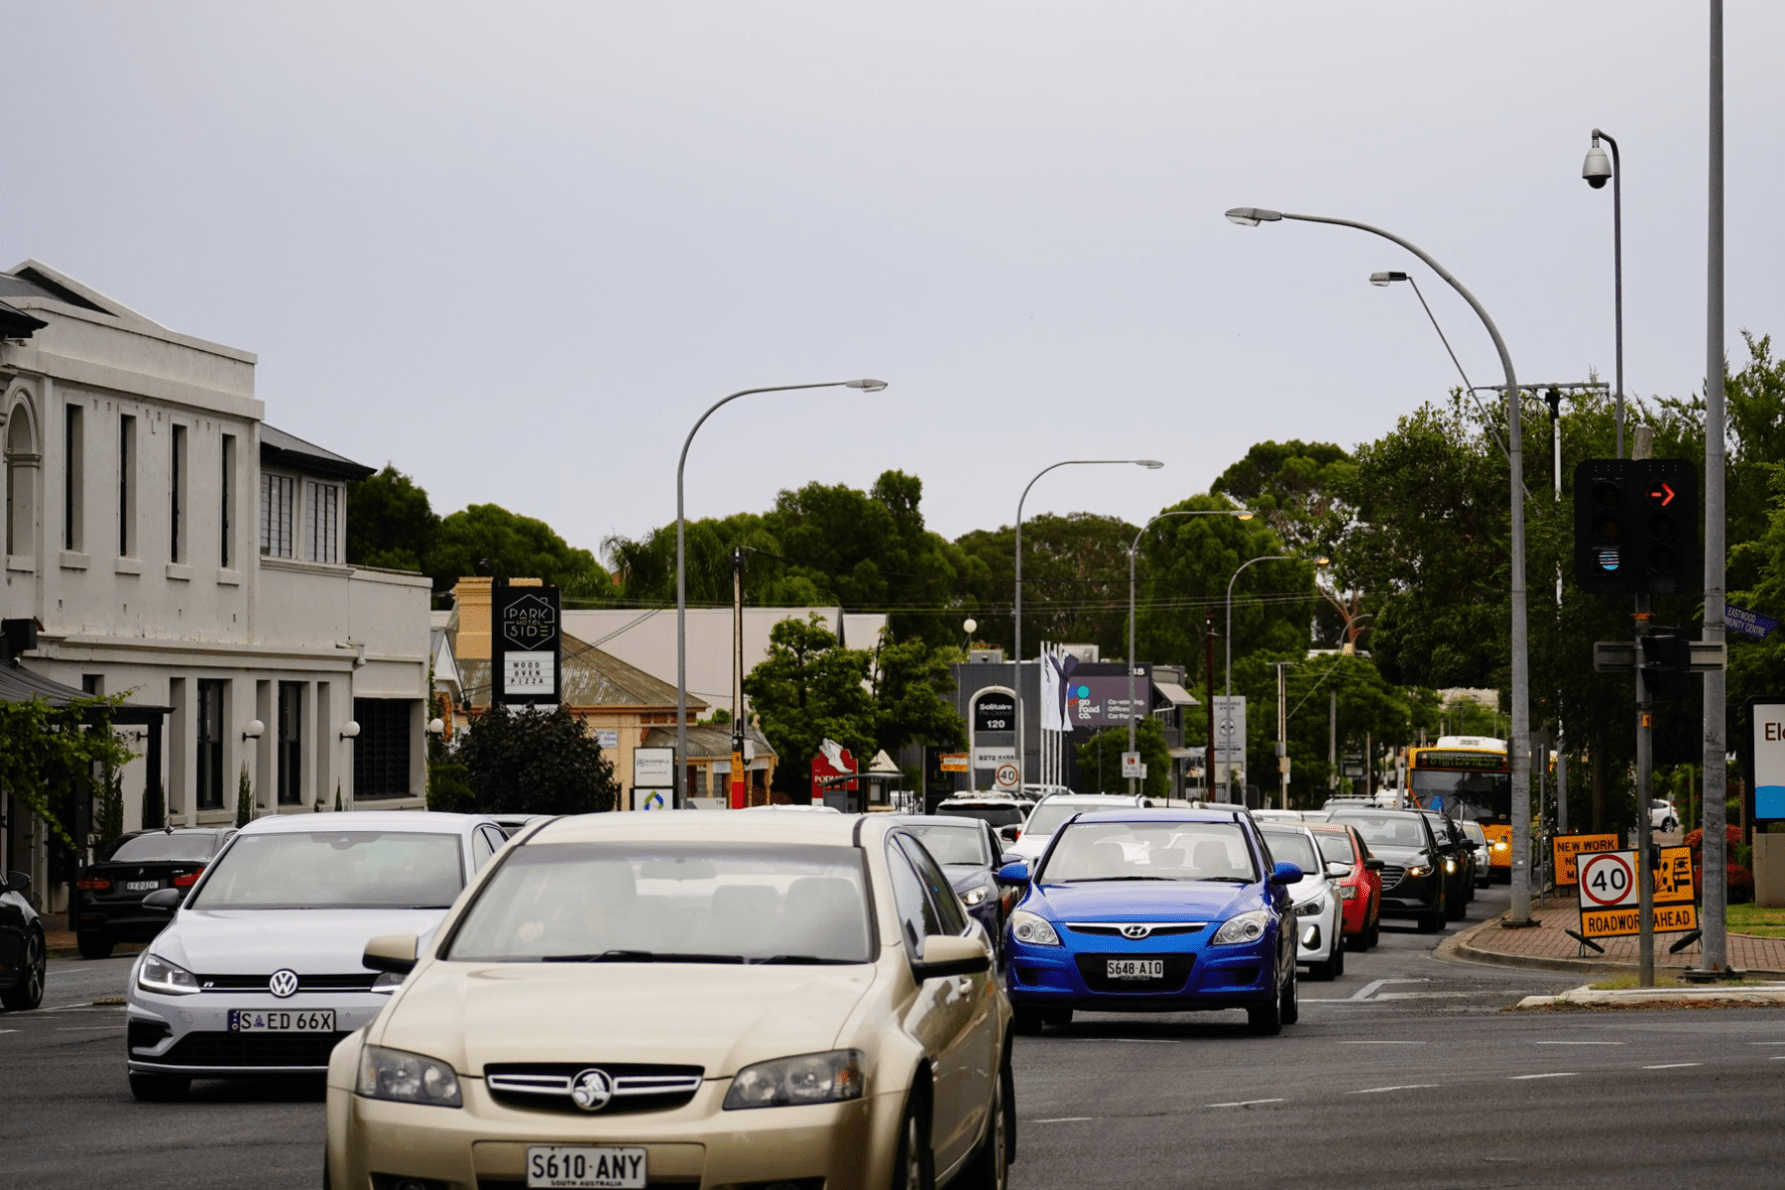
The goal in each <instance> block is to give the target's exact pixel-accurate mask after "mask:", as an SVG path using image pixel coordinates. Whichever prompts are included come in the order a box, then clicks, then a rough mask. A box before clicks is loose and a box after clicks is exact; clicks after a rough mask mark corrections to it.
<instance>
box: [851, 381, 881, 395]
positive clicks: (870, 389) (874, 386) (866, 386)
mask: <svg viewBox="0 0 1785 1190" xmlns="http://www.w3.org/2000/svg"><path fill="white" fill-rule="evenodd" d="M843 387H844V388H859V389H861V390H862V391H863V392H865V393H877V392H879V391H880V390H881V389H883V388H885V387H886V381H884V380H848V381H845V382H844V384H843Z"/></svg>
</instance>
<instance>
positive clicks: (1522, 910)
mask: <svg viewBox="0 0 1785 1190" xmlns="http://www.w3.org/2000/svg"><path fill="white" fill-rule="evenodd" d="M1711 2H1712V4H1713V5H1716V4H1719V3H1720V2H1721V0H1711ZM1718 11H1720V10H1718ZM1227 218H1228V219H1229V220H1230V221H1231V222H1234V223H1238V224H1241V225H1243V226H1248V227H1256V226H1257V225H1258V224H1260V223H1275V222H1277V221H1278V220H1282V219H1294V220H1299V221H1301V222H1305V223H1330V224H1333V225H1335V226H1338V227H1351V228H1355V229H1357V230H1358V231H1367V232H1369V233H1370V234H1371V235H1375V236H1381V237H1382V238H1383V239H1385V240H1388V241H1389V242H1391V243H1394V244H1399V245H1400V246H1401V247H1403V248H1405V249H1406V250H1407V251H1409V252H1411V253H1413V255H1415V256H1417V257H1419V258H1420V259H1421V260H1423V261H1424V262H1425V263H1426V267H1428V268H1430V269H1431V270H1432V271H1433V272H1434V273H1437V274H1438V275H1439V276H1440V277H1442V278H1444V280H1445V281H1446V282H1448V283H1449V285H1450V287H1451V288H1452V289H1454V290H1456V291H1457V293H1458V294H1460V295H1461V296H1462V298H1463V300H1464V301H1466V302H1468V303H1469V308H1470V309H1472V310H1474V311H1475V314H1476V316H1477V317H1479V318H1480V319H1481V324H1482V326H1483V327H1485V328H1486V330H1487V333H1488V337H1489V338H1490V339H1492V340H1493V341H1494V350H1495V351H1496V352H1498V353H1499V356H1500V367H1501V370H1502V371H1504V372H1505V374H1506V429H1507V453H1508V456H1509V457H1508V464H1509V470H1510V471H1511V484H1510V489H1511V490H1510V499H1511V504H1512V558H1511V566H1510V570H1511V575H1510V578H1511V582H1510V586H1511V603H1512V740H1511V747H1512V909H1511V912H1510V914H1509V920H1508V924H1510V925H1518V926H1523V925H1528V924H1530V922H1531V661H1530V638H1529V633H1528V629H1527V625H1526V621H1525V502H1524V493H1525V465H1524V451H1523V449H1522V441H1521V438H1520V432H1521V431H1520V427H1519V387H1518V375H1517V373H1516V372H1515V371H1514V370H1513V367H1512V353H1511V352H1509V351H1508V350H1507V349H1506V340H1504V339H1502V338H1501V337H1500V328H1499V327H1497V326H1495V325H1494V320H1493V318H1492V317H1491V316H1490V315H1489V314H1488V312H1487V309H1486V307H1484V306H1483V305H1482V304H1481V303H1480V302H1479V301H1478V300H1476V297H1475V295H1474V294H1472V293H1470V292H1469V290H1468V287H1467V286H1465V285H1464V284H1463V283H1462V282H1461V281H1458V280H1457V279H1456V278H1455V277H1453V276H1451V274H1450V272H1449V271H1448V270H1447V269H1445V267H1444V266H1443V265H1441V264H1439V263H1438V262H1437V261H1436V260H1434V259H1432V257H1431V256H1430V255H1429V254H1427V253H1426V251H1425V250H1424V249H1423V248H1420V247H1419V246H1418V245H1416V244H1414V243H1412V242H1411V241H1408V240H1404V239H1402V238H1401V237H1400V236H1398V235H1395V234H1394V233H1393V232H1389V231H1384V230H1383V229H1382V228H1380V227H1372V226H1371V225H1370V224H1368V223H1360V222H1357V221H1356V220H1353V219H1335V218H1332V217H1330V216H1325V215H1294V214H1290V213H1289V212H1287V211H1271V210H1265V209H1262V208H1257V207H1234V208H1233V209H1231V210H1229V211H1228V212H1227ZM1706 507H1707V511H1708V508H1709V505H1708V503H1707V505H1706ZM1707 577H1708V576H1707ZM1707 585H1708V584H1707ZM1718 610H1719V612H1720V611H1721V608H1719V609H1718ZM1707 617H1708V613H1707Z"/></svg>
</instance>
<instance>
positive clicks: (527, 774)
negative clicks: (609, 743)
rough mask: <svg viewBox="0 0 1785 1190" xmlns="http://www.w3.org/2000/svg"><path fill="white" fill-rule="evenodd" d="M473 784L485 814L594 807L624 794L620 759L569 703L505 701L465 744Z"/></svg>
mask: <svg viewBox="0 0 1785 1190" xmlns="http://www.w3.org/2000/svg"><path fill="white" fill-rule="evenodd" d="M459 759H460V761H461V762H463V764H464V766H465V783H466V784H467V785H468V786H470V788H471V791H472V793H473V795H474V796H475V798H476V804H477V809H478V810H479V811H480V812H481V813H485V814H592V813H599V812H603V811H607V810H612V809H613V808H614V806H615V804H616V803H617V802H618V800H619V792H620V791H619V785H618V784H617V783H616V782H615V781H614V765H613V761H611V760H609V759H608V758H607V756H606V754H604V753H603V752H602V750H601V744H600V742H599V741H597V740H596V738H595V737H594V736H592V735H590V734H589V732H588V729H587V727H586V726H585V725H584V723H583V721H582V720H581V719H578V718H576V717H575V716H573V715H571V714H570V712H569V711H567V710H565V709H564V708H563V707H559V708H558V709H556V710H554V711H551V712H549V713H541V712H537V711H531V710H518V711H511V710H509V709H508V708H507V707H505V706H503V705H502V704H500V703H498V704H496V705H494V706H492V707H490V708H489V709H488V710H486V711H485V712H484V713H483V715H481V716H480V717H479V718H477V719H475V720H473V721H472V723H471V725H470V727H468V728H467V729H466V730H465V733H464V738H463V739H462V741H461V742H460V744H459Z"/></svg>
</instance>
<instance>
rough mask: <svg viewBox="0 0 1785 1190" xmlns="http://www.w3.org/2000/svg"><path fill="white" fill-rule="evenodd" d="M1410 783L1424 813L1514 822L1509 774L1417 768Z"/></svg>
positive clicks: (1412, 773)
mask: <svg viewBox="0 0 1785 1190" xmlns="http://www.w3.org/2000/svg"><path fill="white" fill-rule="evenodd" d="M1502 763H1504V762H1502ZM1408 780H1409V783H1410V784H1411V786H1412V790H1413V800H1414V801H1415V802H1416V803H1417V804H1418V805H1419V806H1420V807H1422V808H1424V809H1427V810H1443V811H1444V812H1446V813H1447V814H1449V815H1450V816H1451V817H1452V818H1456V819H1459V820H1461V819H1470V820H1473V821H1475V822H1510V821H1511V820H1512V776H1511V774H1509V773H1505V772H1497V773H1496V772H1485V773H1484V772H1458V771H1457V770H1455V769H1427V768H1415V769H1414V770H1413V771H1412V772H1411V773H1409V774H1408Z"/></svg>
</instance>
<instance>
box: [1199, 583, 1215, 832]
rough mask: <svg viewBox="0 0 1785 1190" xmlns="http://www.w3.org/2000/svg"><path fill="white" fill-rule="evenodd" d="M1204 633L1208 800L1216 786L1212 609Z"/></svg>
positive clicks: (1205, 797)
mask: <svg viewBox="0 0 1785 1190" xmlns="http://www.w3.org/2000/svg"><path fill="white" fill-rule="evenodd" d="M1202 634H1203V639H1204V640H1205V641H1207V642H1208V650H1209V656H1208V669H1207V671H1205V672H1207V673H1208V675H1209V701H1208V709H1209V744H1208V755H1207V757H1206V758H1205V759H1204V760H1203V769H1202V796H1203V800H1204V801H1208V800H1209V792H1210V791H1211V790H1212V789H1214V788H1215V613H1214V612H1212V611H1211V612H1208V613H1206V614H1205V617H1204V620H1203V633H1202Z"/></svg>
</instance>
